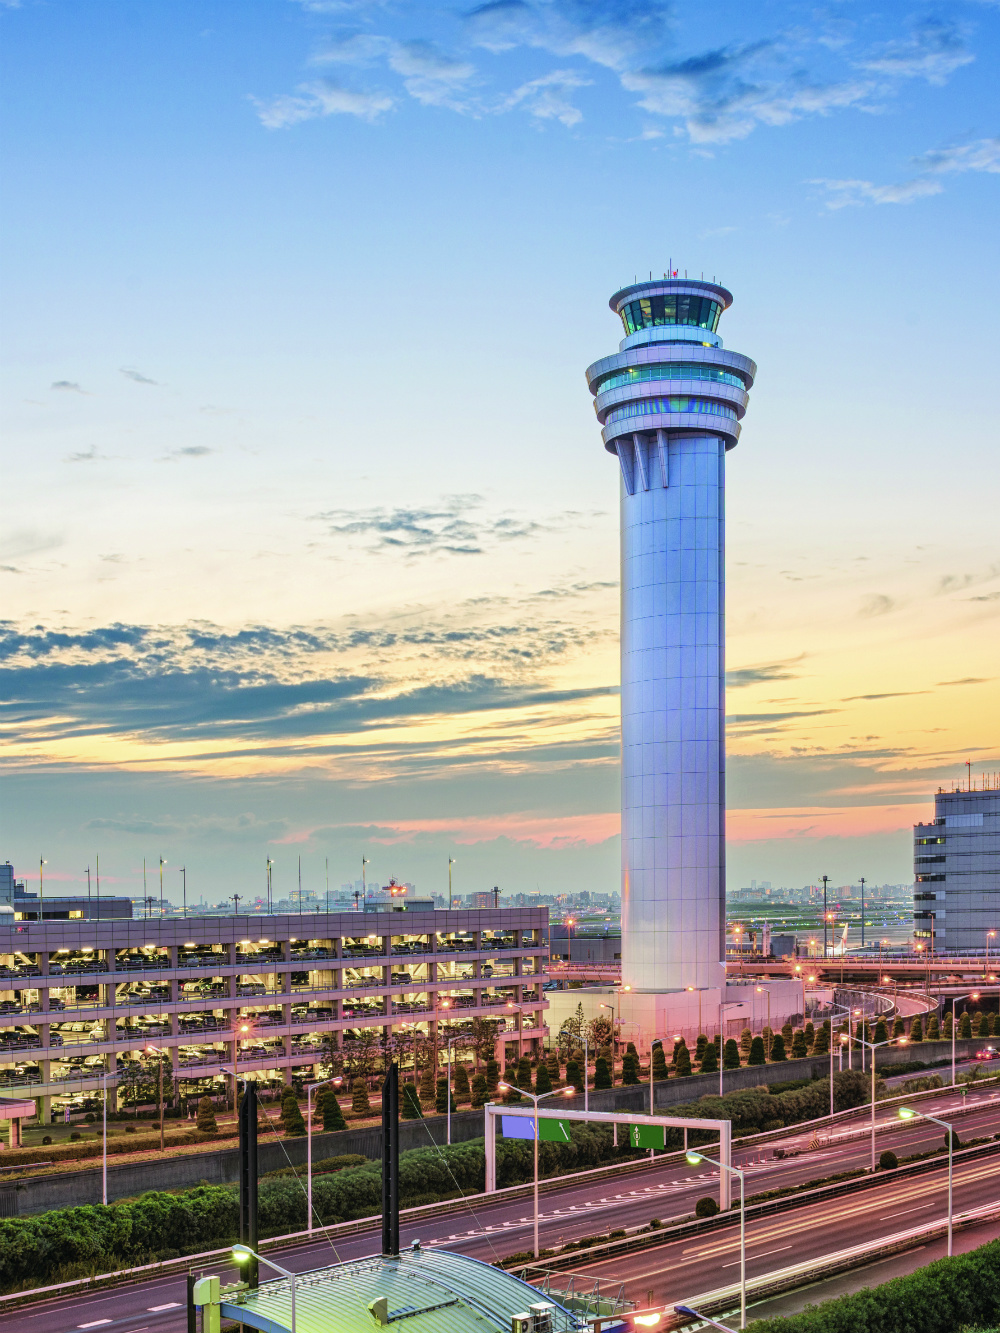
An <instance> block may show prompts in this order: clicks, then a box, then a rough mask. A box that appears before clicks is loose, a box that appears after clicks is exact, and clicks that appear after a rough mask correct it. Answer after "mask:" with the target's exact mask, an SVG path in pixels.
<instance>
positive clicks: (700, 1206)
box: [694, 1195, 719, 1217]
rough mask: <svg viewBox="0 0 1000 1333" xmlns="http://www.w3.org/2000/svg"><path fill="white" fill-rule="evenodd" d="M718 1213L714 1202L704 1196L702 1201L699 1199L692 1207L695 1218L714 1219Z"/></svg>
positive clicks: (717, 1206)
mask: <svg viewBox="0 0 1000 1333" xmlns="http://www.w3.org/2000/svg"><path fill="white" fill-rule="evenodd" d="M718 1211H719V1205H718V1203H717V1202H716V1200H715V1199H712V1198H710V1197H709V1196H708V1195H706V1196H705V1197H704V1198H702V1199H699V1200H698V1202H697V1203H696V1204H695V1206H694V1215H695V1217H714V1216H715V1214H716V1213H717V1212H718Z"/></svg>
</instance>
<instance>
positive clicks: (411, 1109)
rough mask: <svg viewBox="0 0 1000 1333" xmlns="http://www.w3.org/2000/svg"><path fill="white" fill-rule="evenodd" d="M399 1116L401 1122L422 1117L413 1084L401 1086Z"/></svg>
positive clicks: (480, 1076)
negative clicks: (401, 1094)
mask: <svg viewBox="0 0 1000 1333" xmlns="http://www.w3.org/2000/svg"><path fill="white" fill-rule="evenodd" d="M476 1077H477V1078H482V1075H481V1074H477V1075H476ZM399 1114H400V1118H401V1119H403V1120H419V1119H420V1118H421V1117H422V1116H423V1114H424V1113H423V1111H422V1110H421V1109H420V1093H419V1092H418V1091H417V1086H416V1084H415V1083H404V1084H403V1096H402V1098H401V1099H400V1106H399Z"/></svg>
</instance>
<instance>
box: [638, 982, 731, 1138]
mask: <svg viewBox="0 0 1000 1333" xmlns="http://www.w3.org/2000/svg"><path fill="white" fill-rule="evenodd" d="M743 1003H744V1002H743V1001H742V1000H727V1001H726V1002H725V1003H724V1004H720V1005H719V1096H720V1097H721V1096H722V1064H723V1061H722V1057H723V1055H724V1053H725V1050H726V1024H725V1020H724V1019H723V1017H722V1015H723V1012H724V1011H725V1010H726V1009H741V1008H742V1007H743ZM649 1063H650V1067H652V1064H653V1053H652V1050H650V1054H649ZM650 1115H652V1108H650Z"/></svg>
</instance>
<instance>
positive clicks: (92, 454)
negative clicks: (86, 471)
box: [63, 444, 108, 463]
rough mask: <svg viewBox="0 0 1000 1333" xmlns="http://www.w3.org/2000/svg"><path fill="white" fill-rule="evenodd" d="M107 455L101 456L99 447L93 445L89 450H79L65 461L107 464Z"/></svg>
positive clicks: (68, 455)
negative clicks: (101, 462)
mask: <svg viewBox="0 0 1000 1333" xmlns="http://www.w3.org/2000/svg"><path fill="white" fill-rule="evenodd" d="M107 459H108V455H107V454H99V453H98V452H97V445H96V444H92V445H91V446H90V448H89V449H83V450H77V451H76V452H75V453H72V454H67V455H66V457H65V459H64V460H63V461H64V462H66V463H96V462H98V461H104V462H106V461H107Z"/></svg>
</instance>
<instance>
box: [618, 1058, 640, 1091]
mask: <svg viewBox="0 0 1000 1333" xmlns="http://www.w3.org/2000/svg"><path fill="white" fill-rule="evenodd" d="M638 1082H639V1057H638V1056H637V1055H635V1054H633V1053H632V1052H631V1051H627V1052H626V1054H625V1057H624V1059H623V1060H622V1085H623V1087H635V1085H636V1084H637V1083H638Z"/></svg>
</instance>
